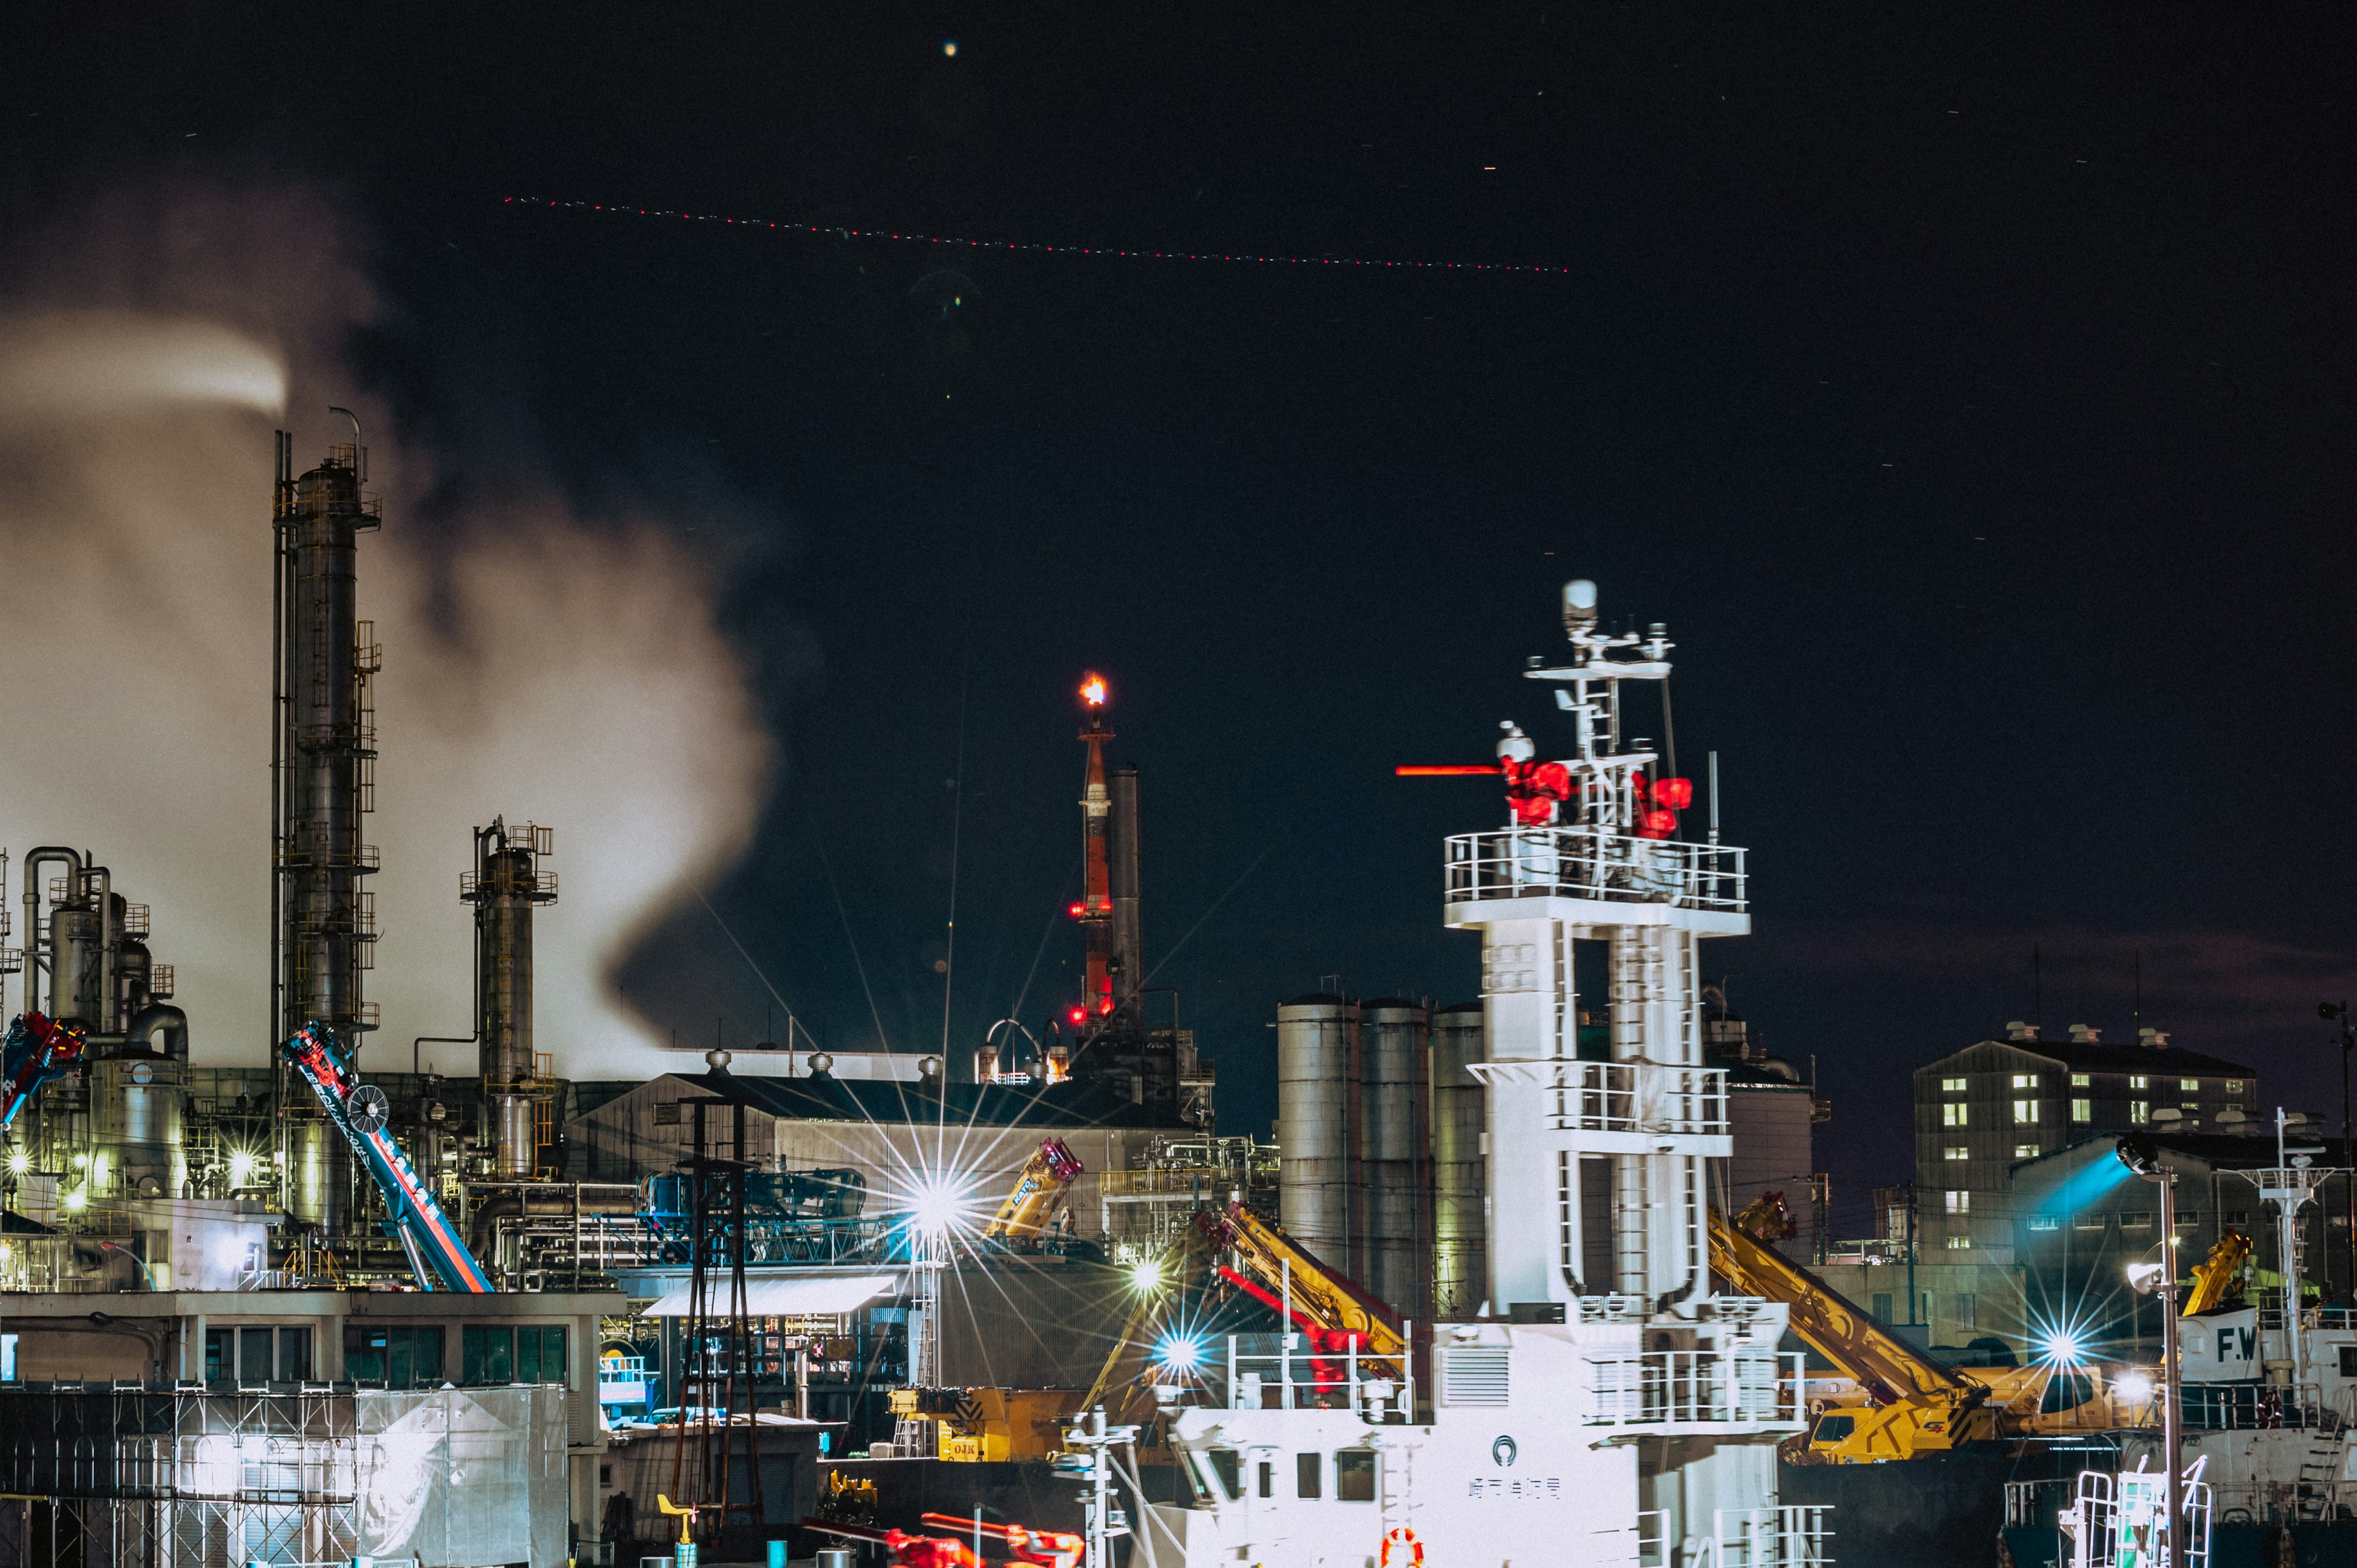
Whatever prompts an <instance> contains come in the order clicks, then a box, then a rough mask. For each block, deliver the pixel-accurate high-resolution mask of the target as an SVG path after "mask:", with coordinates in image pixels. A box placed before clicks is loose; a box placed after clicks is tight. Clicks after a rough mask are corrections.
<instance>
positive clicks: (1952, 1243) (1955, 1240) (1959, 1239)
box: [1948, 1236, 1973, 1252]
mask: <svg viewBox="0 0 2357 1568" xmlns="http://www.w3.org/2000/svg"><path fill="white" fill-rule="evenodd" d="M1972 1250H1973V1239H1972V1238H1971V1237H1970V1236H1951V1237H1949V1238H1948V1251H1951V1252H1969V1251H1972Z"/></svg>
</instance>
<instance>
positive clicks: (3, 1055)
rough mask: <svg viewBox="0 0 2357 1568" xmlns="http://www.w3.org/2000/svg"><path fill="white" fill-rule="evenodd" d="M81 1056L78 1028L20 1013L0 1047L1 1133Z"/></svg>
mask: <svg viewBox="0 0 2357 1568" xmlns="http://www.w3.org/2000/svg"><path fill="white" fill-rule="evenodd" d="M81 1058H82V1037H81V1030H80V1029H76V1028H73V1027H70V1026H68V1025H64V1024H60V1023H59V1022H58V1021H57V1020H55V1019H54V1018H50V1017H48V1016H47V1015H43V1014H40V1013H20V1014H18V1015H16V1021H15V1022H13V1023H11V1024H10V1025H9V1026H8V1037H7V1040H6V1042H5V1047H0V1132H5V1131H6V1130H7V1129H8V1128H10V1127H12V1126H14V1125H15V1124H16V1113H17V1112H20V1111H22V1110H24V1109H25V1107H26V1106H27V1105H29V1104H31V1103H32V1100H33V1096H35V1095H37V1094H38V1093H40V1092H41V1090H42V1089H43V1088H44V1087H46V1086H47V1085H48V1083H49V1081H50V1080H51V1079H59V1078H63V1077H64V1076H65V1075H66V1073H67V1072H68V1070H70V1069H72V1068H73V1067H75V1066H76V1065H77V1064H79V1063H80V1062H81Z"/></svg>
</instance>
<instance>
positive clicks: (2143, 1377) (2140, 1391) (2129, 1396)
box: [2112, 1371, 2152, 1404]
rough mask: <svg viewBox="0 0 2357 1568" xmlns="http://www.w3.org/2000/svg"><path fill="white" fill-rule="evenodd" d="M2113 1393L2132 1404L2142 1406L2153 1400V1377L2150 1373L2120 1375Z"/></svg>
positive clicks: (2114, 1385) (2124, 1373)
mask: <svg viewBox="0 0 2357 1568" xmlns="http://www.w3.org/2000/svg"><path fill="white" fill-rule="evenodd" d="M2112 1391H2113V1392H2115V1393H2116V1394H2118V1395H2119V1396H2120V1398H2122V1399H2124V1400H2126V1401H2127V1402H2129V1403H2131V1404H2142V1403H2144V1402H2146V1401H2147V1400H2148V1399H2150V1398H2152V1375H2151V1374H2150V1373H2148V1372H2142V1371H2127V1372H2122V1373H2121V1374H2120V1379H2119V1381H2117V1382H2115V1383H2114V1384H2113V1385H2112Z"/></svg>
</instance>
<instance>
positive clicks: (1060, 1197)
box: [982, 1138, 1082, 1243]
mask: <svg viewBox="0 0 2357 1568" xmlns="http://www.w3.org/2000/svg"><path fill="white" fill-rule="evenodd" d="M1081 1168H1082V1167H1081V1157H1080V1156H1079V1155H1076V1154H1074V1153H1072V1150H1071V1144H1067V1143H1065V1142H1064V1140H1063V1139H1061V1138H1050V1139H1049V1140H1048V1141H1047V1142H1045V1143H1043V1144H1040V1145H1039V1149H1038V1150H1037V1151H1035V1152H1034V1153H1033V1155H1031V1157H1030V1158H1029V1159H1028V1160H1026V1161H1025V1162H1024V1163H1023V1170H1022V1172H1021V1174H1020V1175H1018V1176H1016V1178H1015V1186H1014V1187H1011V1188H1010V1189H1008V1191H1007V1194H1006V1197H1005V1198H1004V1199H1003V1200H1002V1201H1001V1202H1000V1203H999V1205H998V1212H997V1213H996V1214H995V1215H993V1216H992V1217H991V1220H990V1223H989V1224H988V1225H986V1226H985V1227H984V1228H983V1231H982V1235H983V1240H986V1241H1007V1242H1018V1243H1019V1242H1025V1241H1037V1240H1039V1238H1040V1237H1041V1236H1042V1235H1044V1234H1046V1233H1047V1231H1048V1230H1049V1227H1050V1226H1052V1225H1054V1224H1055V1223H1056V1220H1057V1219H1058V1217H1059V1216H1060V1215H1061V1214H1062V1212H1063V1208H1064V1202H1065V1195H1066V1193H1067V1191H1068V1190H1069V1189H1070V1188H1071V1185H1072V1183H1073V1182H1074V1181H1075V1180H1077V1179H1078V1178H1079V1176H1080V1175H1081Z"/></svg>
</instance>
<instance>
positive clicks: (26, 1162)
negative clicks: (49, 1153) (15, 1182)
mask: <svg viewBox="0 0 2357 1568" xmlns="http://www.w3.org/2000/svg"><path fill="white" fill-rule="evenodd" d="M32 1164H33V1162H32V1159H31V1157H30V1156H29V1155H27V1154H26V1153H25V1151H24V1150H22V1149H16V1150H12V1151H10V1153H9V1155H8V1169H9V1170H10V1171H12V1172H13V1173H15V1174H16V1175H17V1176H23V1175H24V1174H25V1173H26V1171H27V1170H29V1169H30V1168H31V1167H32Z"/></svg>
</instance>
